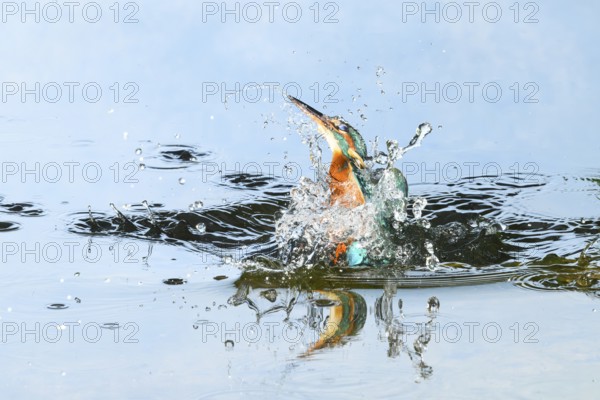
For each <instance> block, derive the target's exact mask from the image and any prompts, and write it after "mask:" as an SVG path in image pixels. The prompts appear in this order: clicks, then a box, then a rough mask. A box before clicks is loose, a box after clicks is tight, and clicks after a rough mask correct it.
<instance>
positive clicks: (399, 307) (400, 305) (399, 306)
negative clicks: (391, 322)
mask: <svg viewBox="0 0 600 400" xmlns="http://www.w3.org/2000/svg"><path fill="white" fill-rule="evenodd" d="M402 306H403V304H402V299H398V311H400V313H402Z"/></svg>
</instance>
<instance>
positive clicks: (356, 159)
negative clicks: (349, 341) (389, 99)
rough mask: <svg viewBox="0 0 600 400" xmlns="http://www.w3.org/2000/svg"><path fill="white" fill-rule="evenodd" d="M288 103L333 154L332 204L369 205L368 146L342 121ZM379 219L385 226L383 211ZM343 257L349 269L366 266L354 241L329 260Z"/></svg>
mask: <svg viewBox="0 0 600 400" xmlns="http://www.w3.org/2000/svg"><path fill="white" fill-rule="evenodd" d="M288 99H289V100H290V101H291V102H292V103H293V104H294V105H296V107H298V108H299V109H300V110H301V111H302V112H303V113H304V114H306V115H307V116H309V117H310V118H311V119H312V120H313V121H314V122H315V123H316V124H317V131H318V132H319V133H320V134H321V135H322V136H323V137H324V138H325V140H326V141H327V144H328V145H329V148H330V149H331V151H332V153H333V155H332V159H331V165H330V167H329V178H330V179H329V190H330V193H331V204H332V205H334V204H339V205H341V206H344V207H347V208H354V207H358V206H361V205H363V204H365V203H366V202H368V201H369V200H370V199H371V198H372V197H373V190H374V187H375V185H376V184H377V181H374V179H373V178H372V174H369V171H368V168H367V165H366V163H365V160H367V146H366V144H365V140H364V139H363V137H362V136H361V134H360V133H359V132H358V131H357V130H356V129H355V128H354V127H352V125H350V124H349V123H348V122H346V121H345V120H344V119H343V118H342V117H339V116H335V117H331V116H327V115H325V114H323V113H322V112H320V111H318V110H316V109H314V108H313V107H311V106H309V105H308V104H306V103H304V102H302V101H300V100H298V99H297V98H295V97H293V96H290V95H288ZM388 171H389V176H391V179H393V182H394V185H395V187H396V189H397V190H399V191H401V192H402V193H403V194H404V197H405V198H406V197H407V196H408V184H407V182H406V178H405V177H404V175H403V174H402V172H400V171H399V170H398V169H396V168H390V169H388ZM380 217H381V219H382V221H380V222H381V223H382V224H384V225H385V224H387V222H386V221H385V220H388V219H389V217H390V216H389V215H386V212H385V210H383V211H382V215H380ZM343 255H345V256H346V259H347V261H348V264H349V265H351V266H353V265H358V264H362V263H365V262H366V260H367V255H366V250H365V249H363V248H361V247H360V244H359V243H357V242H356V241H355V240H354V239H349V240H348V242H346V243H340V244H338V246H337V249H336V252H335V255H334V256H333V257H332V261H333V264H334V265H335V264H337V262H338V261H339V259H340V257H341V256H343Z"/></svg>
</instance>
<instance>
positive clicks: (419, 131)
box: [417, 122, 433, 136]
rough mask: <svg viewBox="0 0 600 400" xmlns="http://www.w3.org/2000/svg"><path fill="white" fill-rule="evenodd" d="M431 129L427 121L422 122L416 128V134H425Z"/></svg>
mask: <svg viewBox="0 0 600 400" xmlns="http://www.w3.org/2000/svg"><path fill="white" fill-rule="evenodd" d="M432 130H433V128H432V127H431V124H430V123H429V122H423V123H422V124H421V125H419V127H418V128H417V134H419V135H423V136H425V135H428V134H429V133H430V132H431V131H432Z"/></svg>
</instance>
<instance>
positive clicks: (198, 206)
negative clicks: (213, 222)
mask: <svg viewBox="0 0 600 400" xmlns="http://www.w3.org/2000/svg"><path fill="white" fill-rule="evenodd" d="M202 207H204V203H203V202H201V201H200V200H197V201H195V202H193V203H192V204H190V205H189V209H190V211H196V210H199V209H201V208H202Z"/></svg>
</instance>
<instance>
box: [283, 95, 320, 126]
mask: <svg viewBox="0 0 600 400" xmlns="http://www.w3.org/2000/svg"><path fill="white" fill-rule="evenodd" d="M287 97H288V99H289V100H290V101H291V102H292V103H293V104H295V105H296V107H298V108H299V109H300V110H302V112H303V113H304V114H306V115H308V116H309V117H310V118H311V119H312V120H313V121H315V122H316V123H317V125H319V126H322V127H323V128H327V129H329V125H330V122H329V117H328V116H327V115H325V114H323V113H322V112H320V111H317V110H315V109H314V108H312V107H311V106H309V105H308V104H306V103H304V102H303V101H300V100H298V99H297V98H295V97H294V96H290V95H289V94H288V96H287Z"/></svg>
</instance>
